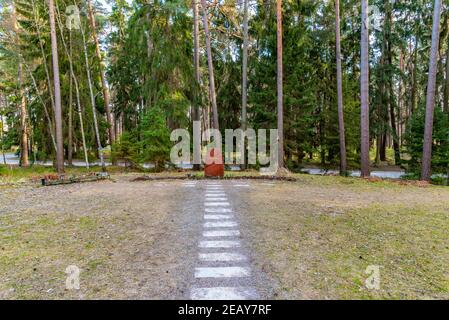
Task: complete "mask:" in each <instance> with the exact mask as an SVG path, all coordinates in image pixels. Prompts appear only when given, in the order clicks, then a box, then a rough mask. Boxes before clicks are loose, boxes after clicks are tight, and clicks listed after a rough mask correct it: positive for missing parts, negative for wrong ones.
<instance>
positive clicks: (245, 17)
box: [242, 0, 249, 169]
mask: <svg viewBox="0 0 449 320" xmlns="http://www.w3.org/2000/svg"><path fill="white" fill-rule="evenodd" d="M248 1H249V0H244V2H243V50H242V51H243V52H242V60H243V61H242V130H243V131H246V129H247V128H248V123H247V105H248V42H249V36H248V15H249V14H248ZM244 145H245V155H244V157H243V160H244V162H243V169H246V168H247V165H248V161H247V159H248V158H247V151H246V142H244Z"/></svg>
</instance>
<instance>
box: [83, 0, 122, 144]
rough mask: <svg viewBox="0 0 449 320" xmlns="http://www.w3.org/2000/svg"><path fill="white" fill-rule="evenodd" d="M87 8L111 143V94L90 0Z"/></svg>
mask: <svg viewBox="0 0 449 320" xmlns="http://www.w3.org/2000/svg"><path fill="white" fill-rule="evenodd" d="M87 8H88V11H89V22H90V27H91V29H92V30H91V32H92V37H93V39H94V42H95V53H96V55H97V59H98V62H99V66H100V78H101V86H102V89H103V98H104V109H105V110H106V118H107V120H108V124H109V128H108V132H109V142H110V143H111V144H113V143H114V142H115V132H114V121H113V119H112V114H111V107H110V104H111V95H110V92H109V87H108V84H107V83H106V75H105V72H104V69H105V66H104V62H103V58H102V57H101V49H100V43H99V41H98V37H97V26H96V23H95V17H94V11H93V7H92V1H91V0H87Z"/></svg>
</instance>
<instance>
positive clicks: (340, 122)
mask: <svg viewBox="0 0 449 320" xmlns="http://www.w3.org/2000/svg"><path fill="white" fill-rule="evenodd" d="M335 36H336V56H337V96H338V125H339V136H340V174H341V175H343V176H345V175H346V174H347V160H346V136H345V120H344V109H343V75H342V67H341V36H340V0H335Z"/></svg>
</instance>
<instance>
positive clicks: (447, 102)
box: [444, 45, 449, 114]
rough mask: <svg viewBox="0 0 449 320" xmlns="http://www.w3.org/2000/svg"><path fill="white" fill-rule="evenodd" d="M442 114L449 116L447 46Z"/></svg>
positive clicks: (448, 61)
mask: <svg viewBox="0 0 449 320" xmlns="http://www.w3.org/2000/svg"><path fill="white" fill-rule="evenodd" d="M444 112H445V113H447V114H449V45H448V47H447V50H446V82H445V87H444Z"/></svg>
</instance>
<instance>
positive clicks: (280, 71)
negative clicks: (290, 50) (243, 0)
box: [276, 0, 285, 169]
mask: <svg viewBox="0 0 449 320" xmlns="http://www.w3.org/2000/svg"><path fill="white" fill-rule="evenodd" d="M276 17H277V111H278V144H279V145H278V148H279V156H278V158H279V159H278V161H279V169H282V168H284V167H285V164H284V156H285V154H284V87H283V79H284V68H283V60H282V58H283V40H282V0H277V6H276Z"/></svg>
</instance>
